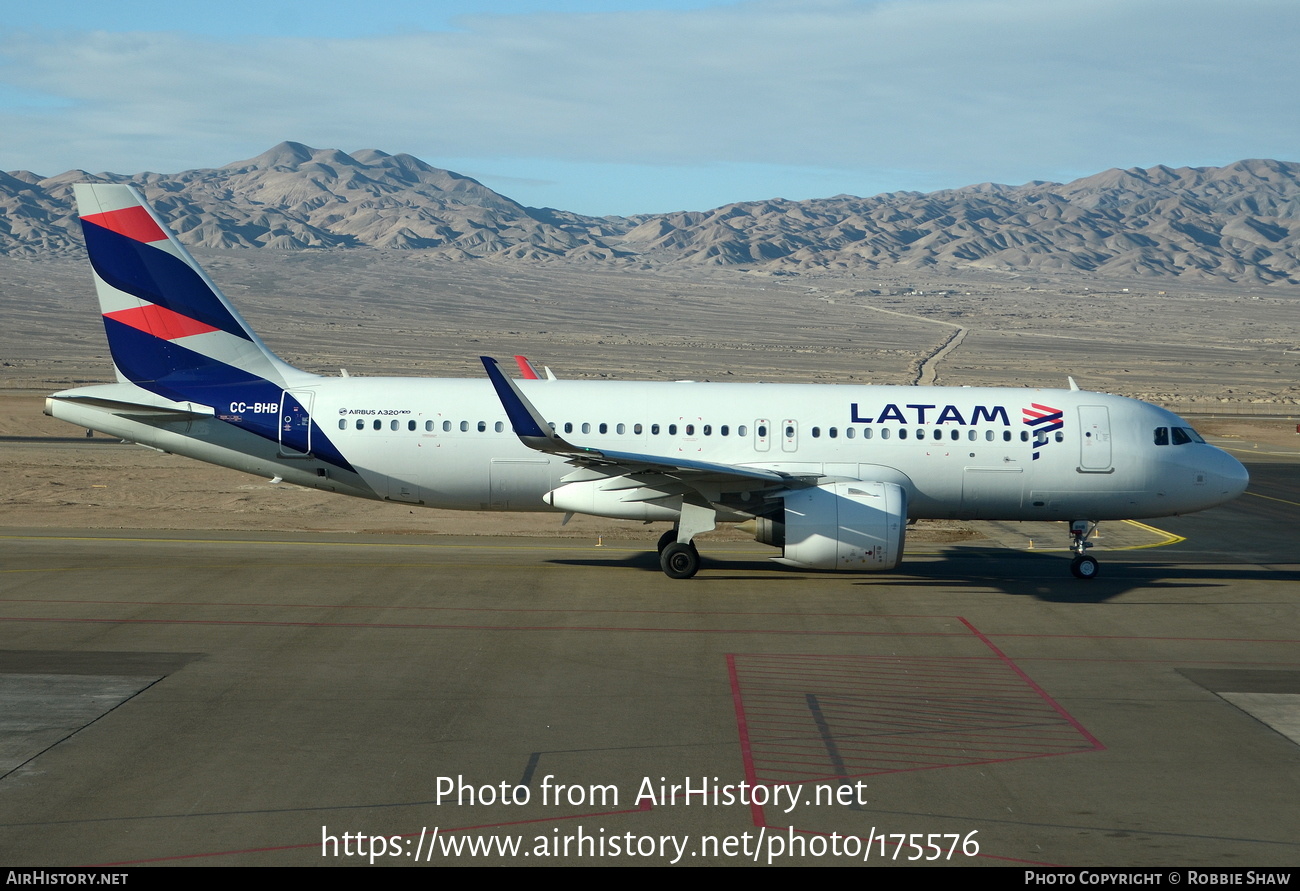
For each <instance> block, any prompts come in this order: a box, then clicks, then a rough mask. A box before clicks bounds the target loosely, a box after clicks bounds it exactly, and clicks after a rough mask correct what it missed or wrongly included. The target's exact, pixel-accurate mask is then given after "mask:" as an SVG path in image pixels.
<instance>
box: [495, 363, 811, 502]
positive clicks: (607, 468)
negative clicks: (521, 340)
mask: <svg viewBox="0 0 1300 891" xmlns="http://www.w3.org/2000/svg"><path fill="white" fill-rule="evenodd" d="M479 358H480V359H481V360H482V362H483V367H484V368H485V369H487V374H488V379H489V380H491V381H492V386H493V387H494V388H496V391H497V396H498V397H499V398H500V399H501V405H502V407H503V408H505V410H506V416H507V417H509V418H510V424H511V426H512V427H514V431H515V435H516V436H518V437H519V440H520V442H522V443H523V444H524V445H526V446H528V447H529V448H530V449H536V450H537V451H539V452H545V453H546V454H548V455H558V456H559V457H562V458H565V459H567V460H568V461H569V463H571V464H575V465H578V466H580V467H591V468H598V469H600V470H602V471H604V473H605V474H606V475H610V476H641V475H653V476H660V477H668V478H669V479H672V480H677V481H679V482H682V483H687V484H688V485H689V486H690V487H692V488H694V486H695V485H696V484H707V483H726V482H742V481H743V482H745V483H748V485H747V486H745V488H750V489H754V488H764V487H765V486H775V485H782V484H784V485H790V484H795V485H798V484H802V483H805V482H807V481H808V478H805V477H798V476H793V475H791V474H788V473H782V472H780V471H777V470H767V469H765V468H761V467H742V466H740V465H736V464H719V463H717V462H713V461H693V460H690V459H683V458H668V457H664V456H662V455H647V454H641V453H638V452H621V451H613V450H607V449H593V448H588V447H585V446H578V445H574V444H572V443H570V442H568V441H567V440H565V439H564V438H563V437H562V436H560V435H559V434H558V433H556V432H555V430H554V428H552V427H551V425H550V423H548V422H547V420H546V419H545V418H543V417H542V415H541V413H540V412H538V411H537V409H536V408H535V407H534V406H533V404H532V403H531V402H529V401H528V398H527V397H526V396H524V394H523V393H522V392H521V391H520V389H519V387H518V386H517V385H516V384H515V382H514V381H512V380H511V379H510V378H508V377H506V376H505V373H504V372H502V371H501V368H500V366H498V365H497V361H496V360H495V359H493V358H492V357H491V356H480V357H479ZM755 484H757V485H755Z"/></svg>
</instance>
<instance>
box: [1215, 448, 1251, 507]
mask: <svg viewBox="0 0 1300 891" xmlns="http://www.w3.org/2000/svg"><path fill="white" fill-rule="evenodd" d="M1211 473H1212V474H1213V475H1214V482H1215V483H1216V485H1217V487H1218V488H1219V489H1221V490H1222V492H1223V500H1224V501H1231V500H1232V499H1234V498H1236V497H1237V496H1238V495H1240V494H1241V493H1242V492H1245V491H1246V487H1247V486H1248V485H1250V473H1249V472H1248V471H1247V470H1246V468H1245V467H1243V466H1242V463H1241V462H1240V461H1238V460H1237V459H1236V458H1234V457H1232V456H1231V455H1229V454H1228V453H1227V452H1224V451H1220V452H1219V456H1218V462H1217V464H1216V466H1215V467H1213V468H1211Z"/></svg>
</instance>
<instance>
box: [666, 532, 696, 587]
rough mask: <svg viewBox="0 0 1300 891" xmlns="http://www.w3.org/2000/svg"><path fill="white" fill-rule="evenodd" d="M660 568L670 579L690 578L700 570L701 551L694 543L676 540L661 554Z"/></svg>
mask: <svg viewBox="0 0 1300 891" xmlns="http://www.w3.org/2000/svg"><path fill="white" fill-rule="evenodd" d="M659 568H660V569H662V570H663V571H664V575H666V576H668V577H669V578H670V579H688V578H690V577H691V576H693V575H695V573H697V572H699V571H700V552H699V551H697V550H696V549H695V545H693V544H682V543H681V542H677V541H674V542H673V543H672V544H670V545H668V547H666V548H664V550H663V553H662V554H660V555H659Z"/></svg>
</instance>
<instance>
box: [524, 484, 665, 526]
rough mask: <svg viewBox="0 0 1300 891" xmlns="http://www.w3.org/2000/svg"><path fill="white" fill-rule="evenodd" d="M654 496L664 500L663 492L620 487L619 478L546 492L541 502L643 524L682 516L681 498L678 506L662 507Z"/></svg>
mask: <svg viewBox="0 0 1300 891" xmlns="http://www.w3.org/2000/svg"><path fill="white" fill-rule="evenodd" d="M606 487H609V488H606ZM656 497H663V493H661V492H654V491H650V490H648V489H643V488H639V487H632V488H629V487H627V486H626V485H621V481H620V480H618V479H600V480H585V481H582V482H577V483H568V484H567V485H563V486H560V487H559V488H558V489H552V490H551V491H550V492H547V493H546V494H545V495H543V496H542V500H543V501H545V502H546V503H547V504H549V505H550V506H551V507H554V508H558V509H559V510H563V511H571V512H573V513H575V514H595V515H596V516H600V517H617V518H618V519H620V520H641V521H642V522H650V521H653V520H669V521H672V522H676V521H677V518H678V517H679V516H680V515H681V508H680V504H681V499H680V498H678V499H677V504H674V505H669V506H665V505H663V504H661V503H659V502H658V501H655V500H652V499H654V498H656Z"/></svg>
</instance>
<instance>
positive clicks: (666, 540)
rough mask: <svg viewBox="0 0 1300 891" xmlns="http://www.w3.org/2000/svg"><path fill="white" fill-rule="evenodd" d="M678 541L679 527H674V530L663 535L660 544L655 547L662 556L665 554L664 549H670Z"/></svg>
mask: <svg viewBox="0 0 1300 891" xmlns="http://www.w3.org/2000/svg"><path fill="white" fill-rule="evenodd" d="M676 540H677V527H676V526H674V527H673V528H671V529H669V530H668V531H667V532H665V533H664V534H663V535H661V536H659V544H658V545H657V546H656V547H655V551H657V552H658V553H659V554H660V556H662V555H663V552H664V548H666V547H668V546H669V545H670V544H672V543H673V542H675V541H676Z"/></svg>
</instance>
